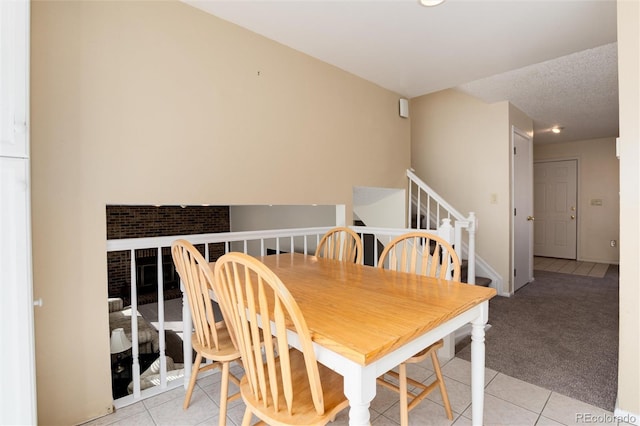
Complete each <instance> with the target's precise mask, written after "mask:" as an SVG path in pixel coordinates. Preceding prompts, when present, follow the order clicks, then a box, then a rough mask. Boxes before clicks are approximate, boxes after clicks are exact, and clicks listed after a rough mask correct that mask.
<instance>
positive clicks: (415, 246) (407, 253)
mask: <svg viewBox="0 0 640 426" xmlns="http://www.w3.org/2000/svg"><path fill="white" fill-rule="evenodd" d="M385 263H387V264H388V265H387V268H388V269H391V270H394V271H400V272H410V273H414V274H420V275H426V276H429V277H435V278H442V279H447V280H453V281H460V259H459V258H458V255H457V253H456V252H455V250H454V249H453V247H452V246H451V244H449V243H448V242H447V241H445V240H444V239H443V238H441V237H439V236H437V235H434V234H429V233H427V232H420V231H416V232H409V233H406V234H403V235H400V236H398V237H396V238H394V239H393V240H391V242H390V243H389V244H387V246H386V247H385V248H384V250H383V251H382V254H381V255H380V260H379V261H378V267H380V268H384V266H385ZM448 271H451V274H452V276H451V277H450V276H449V275H448Z"/></svg>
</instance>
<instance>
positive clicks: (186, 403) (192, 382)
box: [182, 353, 202, 410]
mask: <svg viewBox="0 0 640 426" xmlns="http://www.w3.org/2000/svg"><path fill="white" fill-rule="evenodd" d="M201 362H202V354H200V353H198V354H197V355H196V361H195V362H194V363H193V367H192V369H191V379H189V387H188V388H187V394H186V395H185V396H184V403H183V404H182V409H183V410H186V409H187V408H189V403H190V402H191V394H192V393H193V388H194V387H195V385H196V378H197V377H198V370H199V369H200V363H201Z"/></svg>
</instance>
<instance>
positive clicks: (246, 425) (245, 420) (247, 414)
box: [242, 407, 253, 426]
mask: <svg viewBox="0 0 640 426" xmlns="http://www.w3.org/2000/svg"><path fill="white" fill-rule="evenodd" d="M252 416H253V413H252V412H251V410H250V409H249V407H247V408H246V410H244V417H242V426H250V425H251V417H252Z"/></svg>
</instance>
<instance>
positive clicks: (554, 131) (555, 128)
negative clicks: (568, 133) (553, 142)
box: [551, 127, 564, 134]
mask: <svg viewBox="0 0 640 426" xmlns="http://www.w3.org/2000/svg"><path fill="white" fill-rule="evenodd" d="M562 129H564V127H554V128H552V129H551V131H552V132H553V133H555V134H558V133H560V132H561V131H562Z"/></svg>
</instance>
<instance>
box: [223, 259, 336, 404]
mask: <svg viewBox="0 0 640 426" xmlns="http://www.w3.org/2000/svg"><path fill="white" fill-rule="evenodd" d="M215 286H216V294H217V295H218V297H219V299H218V300H219V302H220V307H221V309H222V314H223V315H224V317H225V320H226V323H227V325H228V327H229V332H230V334H231V338H232V340H233V341H234V344H236V347H237V348H238V349H239V350H240V354H241V357H242V363H243V366H244V369H245V375H246V378H247V381H248V383H249V387H250V389H251V392H252V393H253V395H254V398H256V399H257V400H261V401H262V402H263V403H264V406H265V407H269V406H271V407H272V409H273V410H274V411H275V412H279V411H280V409H281V407H280V406H279V405H280V402H279V398H278V395H279V394H280V393H283V394H284V399H285V401H286V405H287V407H286V408H287V410H288V413H289V414H291V413H292V410H293V404H294V398H295V396H296V389H295V388H296V383H294V382H293V381H292V380H291V365H290V360H289V339H288V337H287V327H291V326H293V328H294V329H295V332H296V333H297V335H298V338H299V341H300V344H301V348H302V353H303V355H304V361H305V364H306V365H305V367H306V372H307V375H306V376H307V377H308V380H309V388H310V390H311V395H312V400H313V405H314V407H315V410H316V412H317V413H318V414H324V399H323V392H322V386H321V383H320V376H319V372H318V364H317V360H316V356H315V352H314V350H313V346H312V344H311V335H310V333H309V329H308V328H307V324H306V322H305V319H304V317H303V316H302V312H301V311H300V308H299V307H298V304H297V303H296V301H295V300H294V299H293V297H292V296H291V293H289V290H288V289H287V288H286V287H285V286H284V284H283V283H282V281H280V279H279V278H278V277H277V276H276V274H275V273H274V272H273V271H271V269H269V268H268V267H267V266H266V265H265V264H263V263H262V262H260V261H258V260H257V259H255V258H253V257H251V256H248V255H246V254H244V253H236V252H232V253H227V254H225V255H224V256H222V257H220V258H219V259H218V260H217V261H216V266H215ZM266 320H270V321H271V329H270V330H269V328H267V329H266V330H265V332H264V333H261V332H260V330H259V326H260V325H262V324H264V321H266ZM272 334H273V336H272ZM261 335H262V336H261ZM261 337H262V338H263V341H264V343H263V344H261ZM274 339H275V342H276V345H277V352H278V356H276V353H275V350H274ZM278 357H279V361H280V368H276V358H278Z"/></svg>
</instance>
